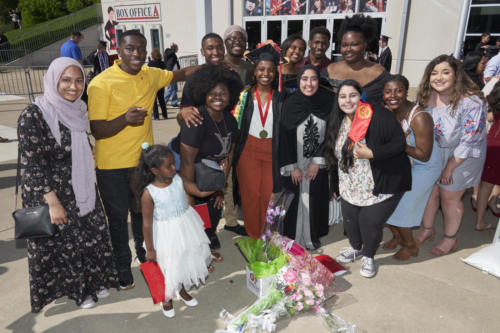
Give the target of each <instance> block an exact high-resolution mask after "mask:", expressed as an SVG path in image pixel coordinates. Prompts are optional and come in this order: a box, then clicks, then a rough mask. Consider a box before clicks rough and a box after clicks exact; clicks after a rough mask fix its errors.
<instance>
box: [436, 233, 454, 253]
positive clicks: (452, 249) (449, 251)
mask: <svg viewBox="0 0 500 333" xmlns="http://www.w3.org/2000/svg"><path fill="white" fill-rule="evenodd" d="M456 236H457V234H454V235H452V236H449V235H446V234H444V235H443V239H444V238H448V239H453V240H455V242H454V243H453V246H452V247H451V248H450V249H449V250H448V251H445V250H443V249H441V248H439V247H438V245H439V244H438V245H436V246H434V248H433V249H432V250H431V253H432V254H434V255H436V256H444V255H446V254H449V253H452V252H455V251H456V250H457V246H458V241H457V237H456Z"/></svg>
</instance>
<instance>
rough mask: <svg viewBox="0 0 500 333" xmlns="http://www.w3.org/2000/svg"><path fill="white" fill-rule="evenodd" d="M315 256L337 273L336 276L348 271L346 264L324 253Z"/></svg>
mask: <svg viewBox="0 0 500 333" xmlns="http://www.w3.org/2000/svg"><path fill="white" fill-rule="evenodd" d="M314 258H315V259H316V260H318V261H319V262H320V263H322V264H323V265H324V266H325V267H326V268H328V270H329V271H330V272H332V273H333V274H335V276H341V275H343V274H344V273H346V272H347V270H346V269H345V267H344V266H342V265H341V264H339V263H338V262H337V261H336V260H335V259H333V258H332V257H330V256H328V255H325V254H322V255H319V256H316V257H314Z"/></svg>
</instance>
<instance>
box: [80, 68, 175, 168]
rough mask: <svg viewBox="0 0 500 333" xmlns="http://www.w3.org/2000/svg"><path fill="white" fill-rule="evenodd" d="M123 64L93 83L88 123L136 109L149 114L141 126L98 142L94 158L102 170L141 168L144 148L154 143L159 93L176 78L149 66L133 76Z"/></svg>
mask: <svg viewBox="0 0 500 333" xmlns="http://www.w3.org/2000/svg"><path fill="white" fill-rule="evenodd" d="M120 63H121V60H117V61H115V63H114V65H113V66H111V67H110V68H108V69H106V70H105V71H104V72H102V73H101V74H99V75H98V76H96V77H95V78H94V79H93V80H92V81H91V82H90V84H89V87H88V89H87V92H88V95H89V120H91V121H92V120H107V121H110V120H113V119H115V118H118V117H119V116H121V115H122V114H124V113H126V112H127V110H128V109H129V108H131V107H133V106H138V107H143V108H146V109H147V110H148V113H147V116H146V118H145V119H144V123H143V124H142V125H140V126H131V125H127V126H125V127H124V128H123V129H122V130H121V131H120V132H118V133H117V134H115V135H114V136H112V137H109V138H106V139H99V140H96V146H95V150H94V154H95V160H96V166H97V168H99V169H122V168H131V167H134V166H136V165H137V164H138V162H139V157H140V155H141V144H142V143H143V142H149V143H153V129H152V123H151V116H152V112H153V111H152V110H153V104H154V103H155V98H156V93H157V92H158V90H159V89H161V88H163V87H165V86H168V85H169V84H170V81H172V78H173V73H172V72H171V71H167V70H162V69H159V68H153V67H148V66H143V67H142V69H141V71H140V72H139V73H138V74H137V75H131V74H128V73H126V72H124V71H123V70H122V69H121V68H120V67H119V66H118V65H119V64H120Z"/></svg>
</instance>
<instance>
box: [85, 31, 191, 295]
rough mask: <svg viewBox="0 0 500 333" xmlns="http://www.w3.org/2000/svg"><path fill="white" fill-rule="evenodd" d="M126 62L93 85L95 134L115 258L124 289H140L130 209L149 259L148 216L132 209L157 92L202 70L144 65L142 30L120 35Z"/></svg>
mask: <svg viewBox="0 0 500 333" xmlns="http://www.w3.org/2000/svg"><path fill="white" fill-rule="evenodd" d="M118 55H119V56H120V58H121V60H117V61H115V63H114V65H113V66H111V67H109V68H108V69H106V70H105V71H104V72H102V73H101V74H99V75H98V76H96V77H95V78H94V79H93V80H92V82H91V83H90V85H89V87H88V90H87V92H88V95H89V119H90V130H91V131H92V135H93V136H94V137H95V139H96V146H95V151H94V154H95V160H96V176H97V185H98V187H99V191H100V194H101V198H102V201H103V204H104V208H105V210H106V215H107V216H108V222H109V229H110V234H111V242H112V244H113V255H114V258H115V262H116V266H117V269H118V278H119V280H120V288H121V289H130V288H133V287H134V279H133V276H132V271H131V269H130V264H131V262H132V254H131V251H130V248H129V246H128V227H127V219H128V213H129V210H130V214H131V219H132V232H133V236H134V242H135V250H136V254H137V258H138V259H139V260H140V261H141V262H143V261H145V250H144V248H143V247H142V244H143V236H142V215H141V213H140V212H137V211H138V209H135V210H132V208H131V207H132V204H133V201H134V200H133V193H132V191H131V189H130V185H129V182H130V174H131V171H132V170H133V168H134V167H135V166H137V164H138V162H139V157H140V155H141V144H142V143H143V142H148V143H153V130H152V123H151V115H152V109H153V103H154V102H155V98H156V93H157V92H158V90H159V89H161V88H163V87H165V86H168V85H169V84H170V83H172V82H177V81H184V80H186V78H187V77H188V76H189V75H191V74H192V73H193V72H194V71H195V70H196V69H197V68H198V66H192V67H186V68H183V69H182V70H179V71H175V72H171V71H167V70H162V69H159V68H152V67H148V66H143V65H144V62H145V60H146V55H147V54H146V38H145V37H144V36H143V35H142V34H141V33H140V32H138V31H137V30H130V31H126V32H125V33H123V34H122V35H121V36H120V40H119V47H118Z"/></svg>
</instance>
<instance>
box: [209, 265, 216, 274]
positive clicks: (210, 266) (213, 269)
mask: <svg viewBox="0 0 500 333" xmlns="http://www.w3.org/2000/svg"><path fill="white" fill-rule="evenodd" d="M207 270H208V272H209V273H213V272H214V271H215V266H214V265H212V264H210V265H208V267H207Z"/></svg>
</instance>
